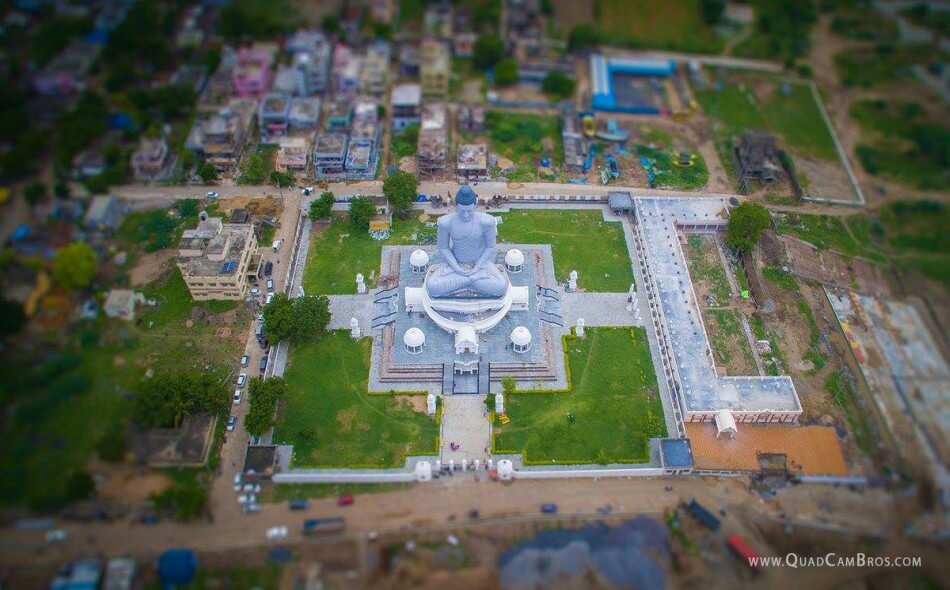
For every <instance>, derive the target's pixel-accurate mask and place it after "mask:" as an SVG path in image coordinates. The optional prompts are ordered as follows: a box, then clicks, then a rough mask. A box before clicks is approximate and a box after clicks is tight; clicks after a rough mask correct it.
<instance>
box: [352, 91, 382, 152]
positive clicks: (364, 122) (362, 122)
mask: <svg viewBox="0 0 950 590" xmlns="http://www.w3.org/2000/svg"><path fill="white" fill-rule="evenodd" d="M378 136H379V104H378V103H377V102H376V101H374V100H366V99H360V100H357V101H356V102H355V103H354V104H353V125H352V131H351V133H350V138H351V139H366V140H370V141H372V142H373V143H376V140H377V138H378Z"/></svg>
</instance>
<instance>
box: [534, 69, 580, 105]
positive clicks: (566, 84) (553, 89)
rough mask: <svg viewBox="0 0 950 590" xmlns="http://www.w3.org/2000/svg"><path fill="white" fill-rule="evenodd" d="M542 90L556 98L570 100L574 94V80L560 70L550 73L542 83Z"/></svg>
mask: <svg viewBox="0 0 950 590" xmlns="http://www.w3.org/2000/svg"><path fill="white" fill-rule="evenodd" d="M541 90H542V92H544V93H545V94H547V95H549V96H553V97H555V98H561V99H564V98H570V97H571V96H573V94H574V80H572V79H571V78H570V76H568V75H567V74H565V73H564V72H562V71H560V70H554V71H553V72H549V73H548V75H547V76H545V77H544V80H542V82H541Z"/></svg>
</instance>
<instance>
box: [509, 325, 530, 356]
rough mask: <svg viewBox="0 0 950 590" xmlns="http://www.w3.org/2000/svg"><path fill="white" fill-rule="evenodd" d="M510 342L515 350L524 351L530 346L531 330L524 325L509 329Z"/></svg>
mask: <svg viewBox="0 0 950 590" xmlns="http://www.w3.org/2000/svg"><path fill="white" fill-rule="evenodd" d="M511 344H512V345H513V346H514V349H515V352H524V351H526V350H528V349H529V348H531V332H530V331H529V330H528V329H527V328H525V327H524V326H518V327H517V328H515V329H514V330H512V331H511Z"/></svg>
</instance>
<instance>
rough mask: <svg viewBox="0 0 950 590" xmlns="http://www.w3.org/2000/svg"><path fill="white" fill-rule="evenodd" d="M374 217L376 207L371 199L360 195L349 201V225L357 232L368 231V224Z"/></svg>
mask: <svg viewBox="0 0 950 590" xmlns="http://www.w3.org/2000/svg"><path fill="white" fill-rule="evenodd" d="M374 217H376V205H375V204H374V203H373V197H368V196H366V195H361V196H358V197H353V198H352V199H350V211H349V218H350V224H351V225H352V226H353V227H355V228H356V229H358V230H362V231H367V230H369V222H370V221H372V220H373V218H374Z"/></svg>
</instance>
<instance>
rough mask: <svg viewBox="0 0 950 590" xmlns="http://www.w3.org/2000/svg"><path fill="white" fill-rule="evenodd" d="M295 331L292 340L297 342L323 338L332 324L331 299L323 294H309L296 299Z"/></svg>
mask: <svg viewBox="0 0 950 590" xmlns="http://www.w3.org/2000/svg"><path fill="white" fill-rule="evenodd" d="M294 318H295V320H296V321H295V323H294V331H293V333H292V334H291V335H290V337H291V341H292V342H294V343H297V344H300V343H302V342H306V341H308V340H316V339H319V338H321V337H322V336H323V335H324V334H325V333H326V331H327V326H328V325H330V300H329V299H327V298H326V297H325V296H323V295H307V296H306V297H298V298H297V299H294Z"/></svg>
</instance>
